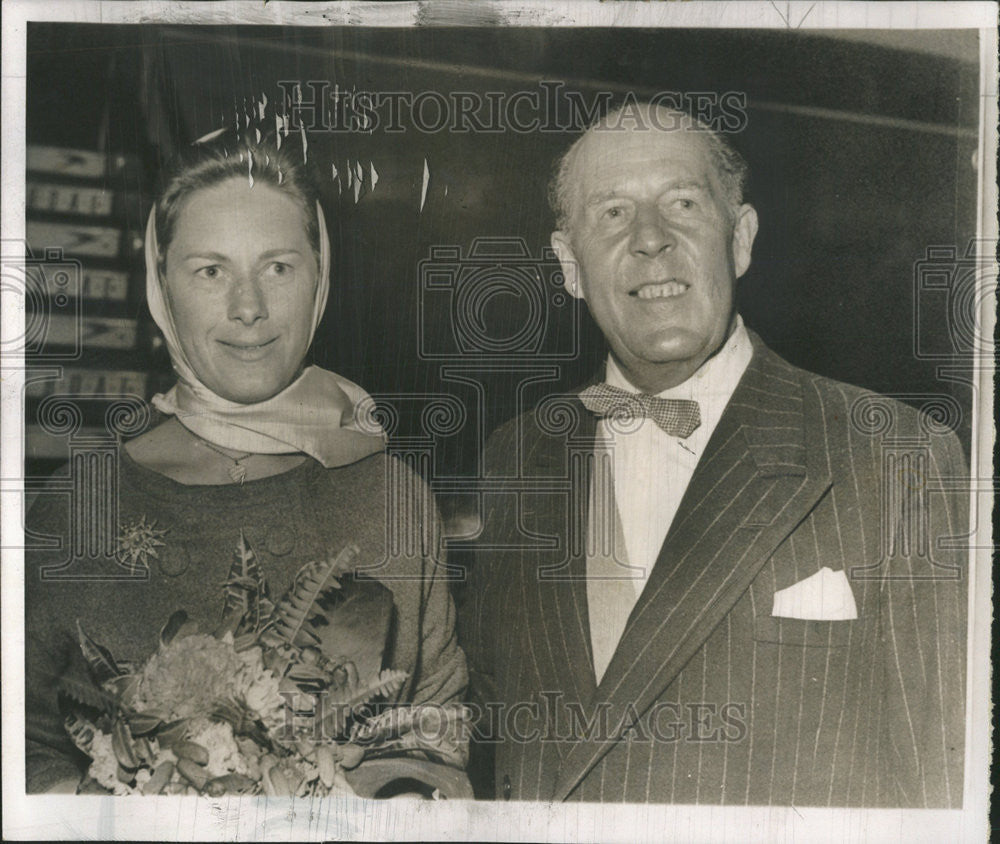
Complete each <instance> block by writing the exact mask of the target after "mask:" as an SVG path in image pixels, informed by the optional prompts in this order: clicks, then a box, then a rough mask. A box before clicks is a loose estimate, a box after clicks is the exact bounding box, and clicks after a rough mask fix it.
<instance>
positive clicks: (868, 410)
mask: <svg viewBox="0 0 1000 844" xmlns="http://www.w3.org/2000/svg"><path fill="white" fill-rule="evenodd" d="M745 176H746V167H745V164H744V163H743V161H742V159H741V158H740V157H739V155H738V154H736V153H735V152H734V151H733V150H731V149H730V148H729V147H728V145H727V144H726V143H725V142H724V141H723V140H722V139H721V138H720V137H718V136H716V135H715V134H714V133H712V132H710V131H708V130H707V129H706V128H705V127H704V126H701V125H700V124H698V123H696V122H695V121H692V120H691V119H690V118H688V117H686V116H684V115H681V114H679V113H676V112H673V111H669V110H666V109H662V108H654V107H642V108H639V109H633V110H632V111H630V112H626V111H617V112H613V113H611V114H610V115H608V116H607V117H605V118H604V119H602V120H601V121H599V122H598V123H597V124H596V125H595V126H594V127H592V128H591V129H590V130H588V131H587V132H586V133H585V134H584V135H583V136H582V137H581V138H580V139H579V140H578V141H577V142H576V143H575V144H574V145H573V146H572V147H571V148H570V150H569V151H568V152H567V153H566V155H565V156H564V158H563V159H562V162H561V164H560V167H559V171H558V175H557V178H556V181H555V185H554V190H553V198H554V204H555V210H556V213H557V215H558V223H557V224H558V230H557V231H556V232H555V233H554V234H553V235H552V245H553V247H554V248H555V250H556V251H557V253H558V255H559V258H560V261H561V263H562V265H563V269H564V272H565V277H566V285H567V287H568V289H569V291H570V292H571V293H572V294H573V295H574V296H577V297H580V298H582V299H583V300H584V301H585V302H586V304H587V306H588V307H589V309H590V312H591V314H592V315H593V318H594V320H595V321H596V322H597V324H598V326H599V327H600V329H601V331H602V332H603V334H604V336H605V338H606V340H607V344H608V347H609V352H610V353H609V355H608V358H607V364H606V370H605V371H604V372H602V373H600V376H599V377H598V379H597V382H601V381H603V382H604V383H594V384H591V385H589V386H588V387H586V388H585V389H583V390H581V391H579V392H577V393H574V394H573V395H571V396H562V397H552V398H550V399H549V400H547V401H543V402H542V403H541V404H540V405H539V406H538V407H537V408H536V409H535V411H533V412H532V413H528V414H526V415H524V416H522V417H519V418H517V419H515V420H512V421H511V422H509V423H508V424H506V425H504V426H503V427H501V428H500V429H499V430H498V431H497V432H496V433H495V434H494V435H493V437H492V438H491V440H490V442H489V444H488V446H487V450H486V455H485V467H486V473H487V479H488V482H487V484H486V485H485V487H484V488H485V489H486V490H487V495H486V496H485V498H486V501H487V504H486V513H485V527H484V532H483V536H482V539H481V542H480V551H479V553H478V556H477V562H476V566H475V568H474V571H473V575H472V581H471V583H470V587H469V589H468V594H469V595H470V599H469V605H468V606H467V607H466V608H465V611H464V623H463V633H464V641H463V645H464V647H465V648H466V651H467V653H468V655H469V658H470V668H471V670H472V674H473V683H474V689H475V691H476V693H477V694H478V703H479V704H480V706H481V707H483V711H484V712H486V713H488V714H489V716H490V718H489V719H484V722H483V726H482V728H481V731H482V734H483V735H484V737H485V738H484V741H486V742H489V743H492V744H493V746H494V753H495V771H494V773H495V783H494V785H495V789H496V795H497V797H499V798H500V799H524V800H556V801H559V800H585V801H627V802H673V803H715V804H718V803H726V804H785V805H823V806H826V805H831V806H847V805H855V806H938V807H941V806H958V805H961V801H962V761H963V734H964V728H963V724H964V687H965V679H964V676H965V675H964V636H965V601H966V589H965V584H966V576H967V571H966V569H965V559H964V555H963V554H962V552H961V550H959V546H960V544H961V543H960V538H961V537H962V536H963V535H964V534H965V533H966V532H967V517H966V515H965V512H966V511H965V510H964V507H965V506H966V504H965V502H963V500H962V496H960V495H954V496H949V495H942V494H938V493H936V492H935V484H938V485H940V482H941V481H942V480H945V481H947V480H949V479H952V480H953V479H956V478H961V477H962V476H964V474H965V470H964V460H963V456H962V453H961V449H960V447H959V444H958V442H957V440H956V438H955V436H954V434H952V433H951V432H950V431H948V430H947V429H946V428H943V427H942V426H940V425H937V424H935V423H934V422H933V420H931V419H929V418H928V417H927V416H925V415H922V414H920V413H918V412H917V411H916V410H913V409H911V408H909V407H906V406H904V405H902V404H899V403H897V402H894V401H891V400H889V399H887V398H884V397H880V396H876V395H874V394H871V393H867V392H865V391H863V390H860V389H858V388H855V387H850V386H847V385H844V384H839V383H836V382H833V381H831V380H829V379H826V378H822V377H820V376H817V375H813V374H810V373H808V372H804V371H802V370H800V369H797V368H795V367H793V366H791V365H790V364H788V363H786V362H785V361H783V360H782V359H781V358H779V357H778V356H777V355H775V354H774V353H773V352H771V351H770V350H768V348H767V347H766V346H765V345H764V344H763V342H762V341H761V340H760V338H758V337H757V336H756V335H754V334H753V333H752V332H750V331H749V330H748V329H747V328H746V327H745V326H744V325H743V323H742V320H741V319H740V317H739V315H738V314H737V312H736V307H735V296H734V292H735V286H736V280H737V279H738V278H739V277H740V276H741V275H742V274H743V273H744V272H745V271H746V270H747V267H748V266H749V264H750V255H751V248H752V245H753V241H754V236H755V234H756V231H757V215H756V212H755V211H754V209H753V208H752V207H751V206H750V205H748V204H746V203H744V202H743V197H742V193H743V184H744V181H745ZM956 537H958V539H956ZM949 538H952V539H951V543H950V545H949V542H948V539H949Z"/></svg>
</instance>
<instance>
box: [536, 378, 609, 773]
mask: <svg viewBox="0 0 1000 844" xmlns="http://www.w3.org/2000/svg"><path fill="white" fill-rule="evenodd" d="M571 401H573V402H574V403H575V405H577V406H578V407H576V408H575V409H576V411H577V412H576V419H577V424H576V426H575V427H574V430H573V431H572V432H571V433H570V434H569V435H567V436H558V435H556V436H553V435H550V434H548V433H546V432H543V431H540V430H537V429H536V430H532V431H529V432H527V436H526V437H525V438H524V439H523V440H522V441H523V442H524V443H525V454H524V457H523V460H522V466H523V467H524V468H523V473H524V474H525V475H526V476H527V477H530V478H531V479H532V483H533V484H536V485H539V486H540V485H541V484H538V483H537V482H538V480H539V478H544V477H546V476H547V477H551V478H552V479H553V480H554V481H555V483H554V485H555V486H562V489H561V490H560V491H554V492H549V493H544V494H532V495H530V496H526V500H525V503H524V505H523V507H524V510H523V511H522V512H523V515H524V517H525V524H526V525H527V527H528V528H529V530H530V531H531V532H532V533H536V534H538V535H540V536H543V537H549V538H553V540H554V546H555V551H554V553H552V554H548V553H542V554H538V553H532V552H530V551H529V552H526V553H524V554H523V555H522V566H521V572H520V595H519V596H517V597H518V599H519V600H520V603H521V605H522V606H523V607H524V609H525V613H526V618H525V635H526V636H527V650H528V653H529V655H530V657H531V658H532V659H533V662H534V665H533V667H534V669H535V673H536V675H537V676H536V681H537V690H538V691H541V692H548V691H552V692H557V693H558V699H555V698H550V699H549V700H548V701H542V702H541V703H542V710H543V717H544V714H546V713H547V714H548V715H549V716H550V722H549V727H550V728H552V729H555V728H556V727H557V725H558V724H559V723H565V717H566V716H565V712H564V711H562V709H561V708H562V707H564V706H565V705H566V704H567V703H573V702H578V703H589V701H590V700H591V699H592V698H593V695H594V692H595V690H596V679H595V677H594V668H593V654H592V650H591V644H590V627H589V624H588V621H587V591H586V589H587V584H586V558H585V556H584V553H583V552H584V547H583V544H582V542H581V540H580V537H581V536H582V535H583V533H582V532H583V531H584V530H585V529H586V505H587V495H586V491H587V489H588V487H589V480H590V479H589V472H588V471H587V469H586V466H587V464H588V463H589V460H588V456H589V454H590V453H591V452H592V448H593V445H592V444H593V439H594V435H595V431H596V422H595V420H594V418H593V416H592V415H591V414H590V413H588V412H587V411H586V410H585V408H584V407H583V405H582V404H579V402H577V401H576V399H575V397H574V398H573V399H571ZM574 454H575V455H576V456H575V457H574ZM553 707H559V709H560V711H556V709H554V708H553ZM549 746H550V747H554V748H556V749H557V755H561V754H562V753H564V752H567V751H568V748H567V747H566V746H565V743H562V742H555V743H552V744H550V745H549Z"/></svg>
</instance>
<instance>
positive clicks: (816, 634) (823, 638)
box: [753, 615, 858, 648]
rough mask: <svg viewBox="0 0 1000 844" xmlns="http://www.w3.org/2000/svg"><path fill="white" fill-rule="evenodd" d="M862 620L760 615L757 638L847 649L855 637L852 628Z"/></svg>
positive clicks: (754, 633) (754, 634)
mask: <svg viewBox="0 0 1000 844" xmlns="http://www.w3.org/2000/svg"><path fill="white" fill-rule="evenodd" d="M857 623H858V622H857V620H856V619H851V620H847V621H813V620H809V619H802V618H782V617H780V616H770V615H768V616H758V617H757V618H756V619H755V622H754V631H753V637H754V639H755V640H756V641H758V642H771V643H774V644H779V645H798V646H799V647H804V648H843V647H846V646H847V644H848V642H849V641H850V638H851V630H852V628H853V626H854V625H856V624H857Z"/></svg>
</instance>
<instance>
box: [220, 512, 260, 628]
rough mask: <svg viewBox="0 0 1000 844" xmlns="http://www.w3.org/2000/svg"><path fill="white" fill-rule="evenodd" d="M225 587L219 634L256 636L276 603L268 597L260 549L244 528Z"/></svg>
mask: <svg viewBox="0 0 1000 844" xmlns="http://www.w3.org/2000/svg"><path fill="white" fill-rule="evenodd" d="M223 587H224V590H225V603H224V605H223V610H222V621H221V622H220V624H219V628H218V630H217V631H216V635H218V636H222V635H224V634H226V633H232V634H233V635H234V636H235V637H236V638H240V637H242V636H252V635H253V634H255V633H256V632H257V631H258V630H259V629H260V627H261V624H262V623H263V622H265V621H266V619H267V616H268V615H270V613H271V610H272V609H273V604H272V603H271V601H270V600H269V599H268V594H267V591H268V590H267V581H266V580H265V579H264V573H263V571H262V570H261V567H260V563H259V561H258V559H257V553H256V552H255V551H254V549H253V547H252V546H251V545H250V544H249V543H248V542H247V540H246V537H245V536H244V534H243V531H242V529H241V530H240V541H239V543H238V544H237V545H236V549H235V551H234V554H233V561H232V563H231V565H230V567H229V577H228V578H226V582H225V583H224V584H223Z"/></svg>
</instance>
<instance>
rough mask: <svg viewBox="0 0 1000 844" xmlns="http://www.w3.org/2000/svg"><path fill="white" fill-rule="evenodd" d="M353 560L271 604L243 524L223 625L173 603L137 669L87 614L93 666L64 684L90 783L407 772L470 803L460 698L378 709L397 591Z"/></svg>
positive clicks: (279, 790)
mask: <svg viewBox="0 0 1000 844" xmlns="http://www.w3.org/2000/svg"><path fill="white" fill-rule="evenodd" d="M358 554H359V552H358V549H357V548H356V547H355V546H348V547H347V548H345V549H344V550H343V551H342V552H341V553H340V554H339V555H338V556H336V557H333V558H329V559H327V560H321V561H316V562H311V563H308V564H307V565H305V566H304V567H303V568H302V569H301V570H300V572H299V574H298V575H297V576H296V579H295V582H294V583H293V585H292V587H291V588H290V589H289V591H288V593H287V594H286V595H285V597H284V598H282V600H281V601H279V602H278V603H277V604H275V603H272V602H271V600H270V599H269V597H268V591H267V584H266V582H265V580H264V578H263V575H262V573H261V570H260V566H259V565H258V563H257V560H256V555H255V554H254V552H253V549H252V548H251V547H250V546H249V545H248V544H247V543H246V541H245V539H244V537H243V534H242V533H241V534H240V542H239V545H238V546H237V548H236V553H235V558H234V560H233V563H232V565H231V568H230V574H229V578H228V580H227V582H226V584H225V587H224V588H225V602H224V609H223V613H222V620H221V622H220V624H219V626H218V627H217V628H216V629H215V630H213V631H211V632H209V633H205V632H202V631H200V630H199V629H198V628H197V626H196V625H195V624H194V623H193V622H190V621H188V619H187V616H186V614H185V613H184V612H183V611H182V610H181V611H178V612H176V613H174V614H173V616H171V618H170V620H169V621H168V622H167V624H166V626H165V627H164V629H163V630H162V631H161V633H160V641H159V647H158V649H157V651H156V652H155V653H154V654H152V655H151V656H150V657H149V658H148V659H147V661H146V662H145V664H144V665H142V666H141V668H139V669H137V670H135V671H131V672H126V671H123V670H122V669H121V668H120V667H119V666H118V664H117V663H116V662H115V659H114V657H113V656H112V654H111V653H110V652H109V651H108V650H107V649H106V648H104V647H102V646H101V645H100V644H98V643H97V642H95V641H94V640H93V639H92V638H91V637H90V636H88V635H87V634H86V632H85V631H84V630H83V629H82V627H80V625H79V623H78V624H77V629H78V635H79V640H80V648H81V652H82V655H83V657H84V661H85V663H86V666H87V669H86V673H85V674H83V675H81V674H79V673H77V674H71V673H68V674H67V675H66V676H64V677H63V678H62V681H61V683H60V691H61V692H62V693H63V695H64V696H65V698H66V699H68V700H69V701H70V702H71V703H72V711H71V713H70V714H69V716H68V717H67V719H66V729H67V732H68V733H69V735H70V737H71V738H72V740H73V742H74V743H75V744H76V746H77V747H79V748H80V750H82V751H83V752H84V753H85V754H86V755H87V756H88V757H89V758H90V759H91V760H92V761H91V764H90V767H89V771H88V774H89V777H90V779H91V780H93V782H94V784H96V786H98V787H99V788H100V789H102V790H105V791H110V792H113V793H115V794H207V795H211V796H221V795H223V794H259V793H263V794H266V795H269V796H276V797H280V796H287V797H293V796H295V797H311V796H325V795H329V794H337V793H340V794H360V795H361V796H375V795H376V794H377V793H379V791H380V789H382V788H384V787H385V786H387V785H388V784H389V783H391V782H392V781H393V780H403V779H405V780H408V781H412V780H416V781H418V782H420V783H423V784H424V785H425V786H426V790H429V791H431V792H432V796H434V797H471V796H472V792H471V789H470V787H469V783H468V779H467V778H466V776H465V774H464V773H463V769H464V767H465V764H466V762H467V759H468V757H467V749H468V748H467V731H466V730H465V729H464V726H465V719H466V717H467V715H466V711H465V710H464V708H463V707H461V706H459V705H450V706H432V705H425V706H386V705H385V704H384V701H385V700H386V699H388V698H391V697H392V696H393V695H395V694H396V693H397V692H398V691H399V689H400V688H401V687H402V685H403V683H404V682H405V680H406V677H407V675H406V674H405V673H404V672H400V671H391V670H381V662H382V652H383V649H384V645H385V639H386V635H387V633H388V628H389V619H390V616H391V611H392V594H391V592H389V590H388V589H386V588H385V587H384V586H382V585H381V584H380V583H378V582H377V581H374V580H366V579H363V578H353V577H352V578H348V577H346V575H348V574H350V573H352V572H353V570H354V569H355V567H356V560H357V556H358ZM380 701H382V702H383V705H381V706H380V705H379V702H380Z"/></svg>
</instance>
